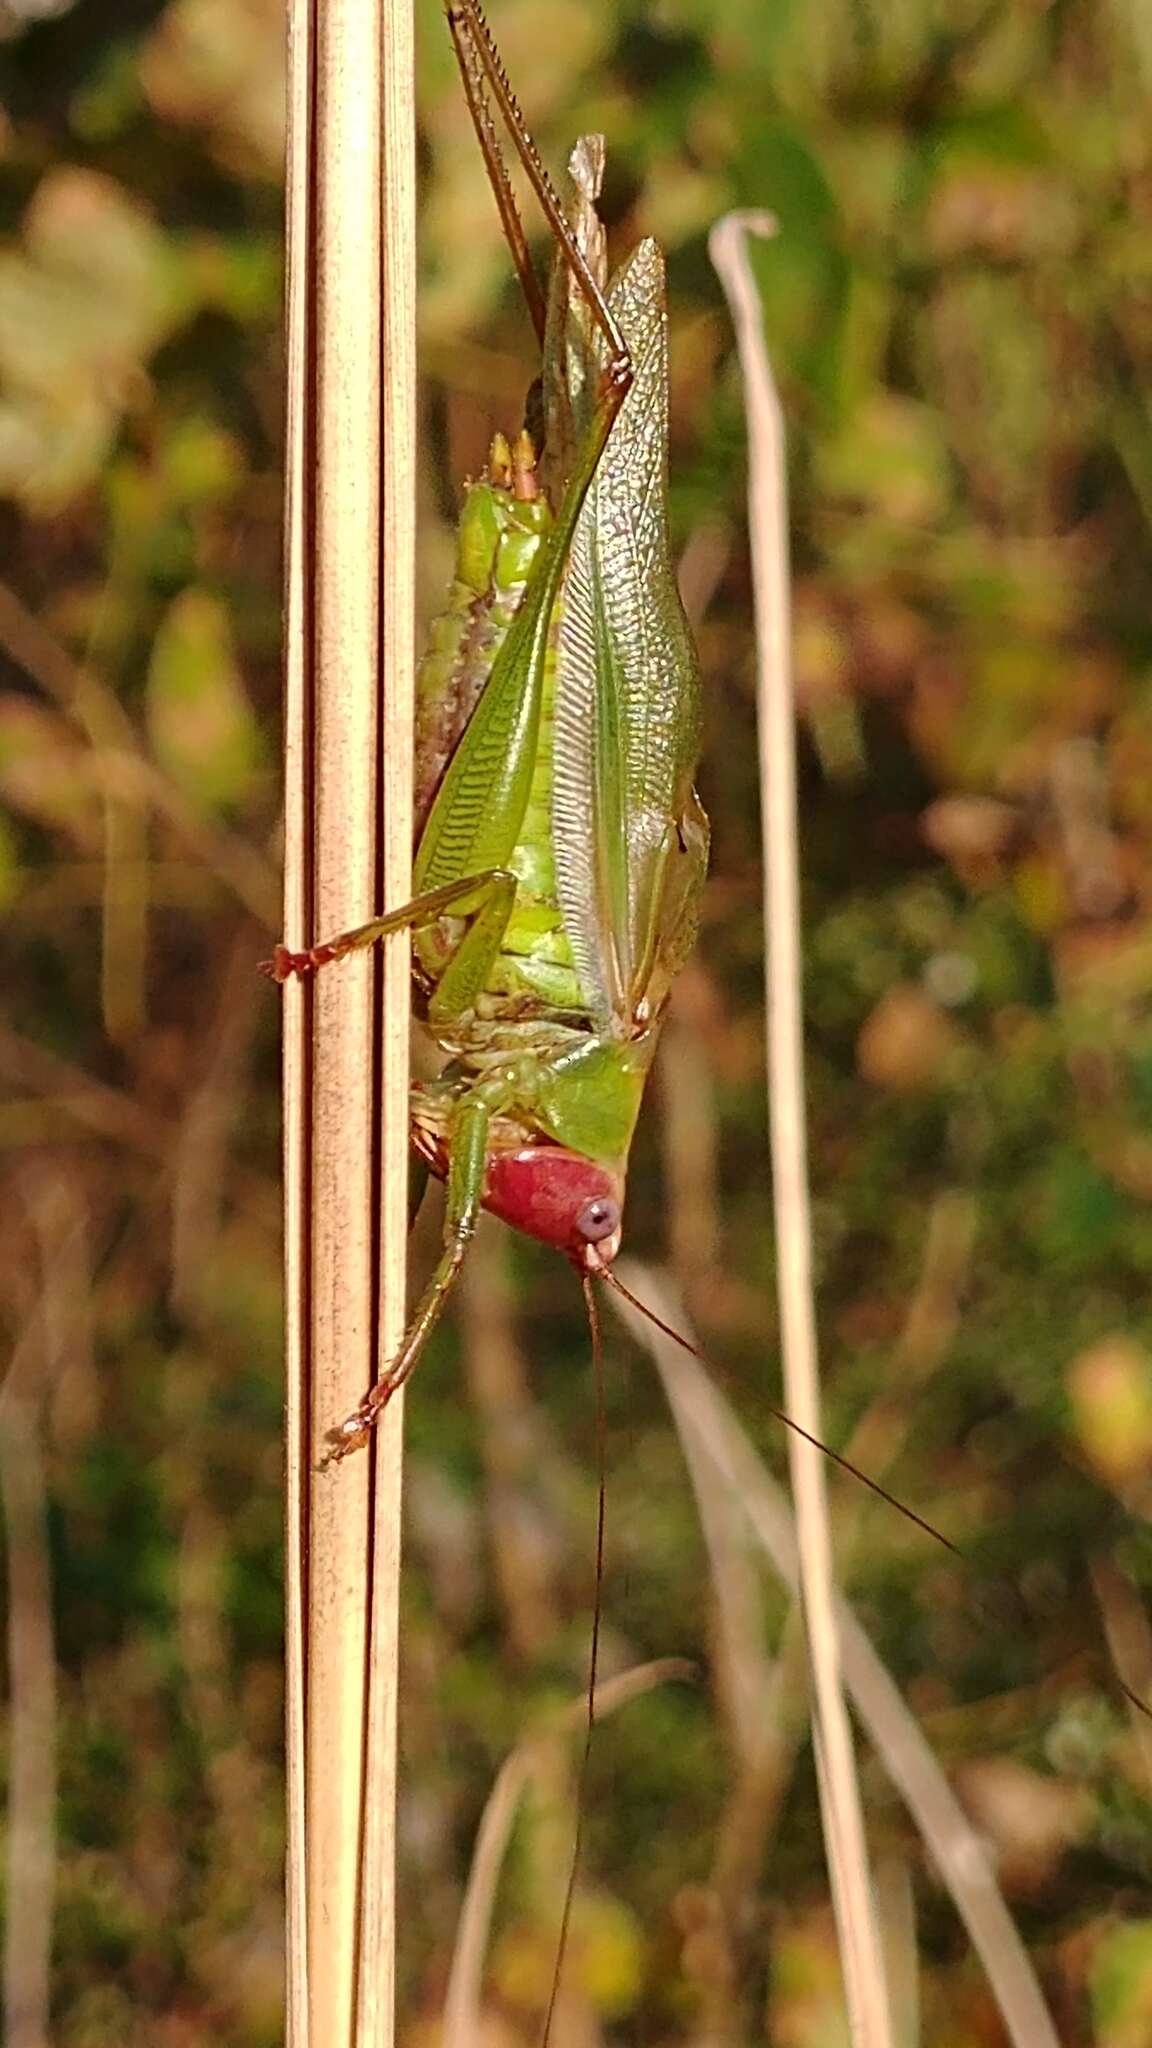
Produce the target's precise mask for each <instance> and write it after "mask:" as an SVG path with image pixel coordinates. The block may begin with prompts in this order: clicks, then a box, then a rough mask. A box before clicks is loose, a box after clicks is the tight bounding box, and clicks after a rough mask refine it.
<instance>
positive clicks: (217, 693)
mask: <svg viewBox="0 0 1152 2048" xmlns="http://www.w3.org/2000/svg"><path fill="white" fill-rule="evenodd" d="M148 727H149V731H150V732H151V735H152V744H153V746H154V748H155V750H156V757H157V759H158V760H159V761H160V762H161V764H162V765H163V766H164V767H165V768H166V769H167V770H168V772H169V774H170V775H171V776H172V777H173V779H174V781H176V782H178V783H179V785H180V787H181V788H182V789H183V790H185V791H186V792H187V794H188V795H189V796H192V797H195V799H196V800H197V802H198V803H201V804H203V805H204V806H205V807H206V808H208V809H212V810H227V809H231V808H233V807H234V806H235V805H237V804H239V803H241V802H242V801H243V799H244V797H245V796H246V794H247V792H248V788H249V785H250V782H251V779H252V775H253V771H254V770H255V768H256V767H257V766H258V764H259V760H260V753H261V748H260V738H259V732H258V728H257V725H256V721H255V718H254V716H253V712H252V708H251V706H250V704H249V702H248V698H247V695H246V692H245V689H244V684H243V679H242V677H241V674H240V669H239V665H238V663H237V659H236V650H235V644H234V641H233V636H232V626H231V621H230V619H229V617H228V613H227V611H226V609H225V607H224V605H223V604H222V603H221V602H220V600H219V598H218V597H215V596H214V595H213V594H212V592H211V591H208V590H203V589H198V588H195V587H193V588H191V589H188V590H184V591H182V592H181V593H180V596H179V597H177V598H175V599H174V601H173V602H172V604H171V605H170V606H169V608H168V611H167V612H166V614H165V616H164V618H163V620H162V621H161V624H160V629H159V631H158V633H157V635H156V639H155V642H154V643H153V647H152V659H151V661H150V663H149V667H148Z"/></svg>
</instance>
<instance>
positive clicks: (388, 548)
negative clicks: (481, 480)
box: [284, 0, 415, 2048]
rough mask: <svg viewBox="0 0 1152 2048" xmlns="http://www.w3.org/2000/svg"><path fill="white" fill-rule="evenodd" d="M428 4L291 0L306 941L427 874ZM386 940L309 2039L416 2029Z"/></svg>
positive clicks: (354, 1099) (371, 1003)
mask: <svg viewBox="0 0 1152 2048" xmlns="http://www.w3.org/2000/svg"><path fill="white" fill-rule="evenodd" d="M410 16H411V9H410V0H324V4H320V0H290V20H289V49H290V72H289V149H288V207H287V214H288V435H287V450H288V452H287V463H288V478H287V491H286V585H287V620H286V686H285V723H286V773H287V798H286V814H285V815H286V826H285V912H284V929H285V937H286V940H287V942H288V944H289V945H290V946H294V947H299V946H300V945H302V944H307V943H310V942H312V941H313V940H314V939H315V938H317V937H319V936H320V935H322V934H323V933H324V932H326V931H331V930H337V929H340V928H341V927H344V926H348V925H350V924H355V923H357V922H359V921H361V920H362V919H364V918H367V917H369V916H371V915H372V914H373V913H374V912H375V911H377V910H378V909H379V908H380V906H381V904H382V903H383V902H392V903H395V902H402V901H403V900H404V898H405V897H406V895H407V893H408V872H407V867H408V853H409V844H410V819H409V801H410V798H409V791H410V766H409V762H410V751H409V749H410V740H409V733H410V727H411V680H412V563H413V540H412V517H413V512H412V505H413V492H412V448H413V444H414V441H415V421H414V399H413V381H414V379H413V369H414V340H413V336H414V314H413V298H414V279H413V271H414V256H413V250H414V227H413V221H414V170H413V149H412V77H411V70H412V62H411V18H410ZM385 367H386V370H387V381H386V382H385V380H384V371H385ZM384 954H385V958H384V961H383V964H381V962H380V961H378V960H377V959H376V958H375V957H374V956H370V955H363V956H359V957H354V958H353V959H351V960H348V961H346V962H344V963H342V965H341V966H340V968H339V969H337V970H334V971H333V972H332V973H331V974H329V975H324V976H321V977H319V978H318V980H317V981H316V982H315V983H314V984H313V985H311V986H309V987H304V988H301V987H294V986H291V985H290V986H288V987H287V988H286V989H285V992H284V1001H285V1012H284V1031H285V1044H284V1085H285V1226H286V1254H285V1263H286V1289H287V1347H286V1348H287V1407H288V1475H287V1509H288V1530H287V1543H288V1566H287V1579H288V1638H289V1641H288V1656H289V1674H288V1771H289V1791H288V1815H289V1853H288V1926H289V1969H288V1999H289V2026H288V2033H289V2041H290V2043H291V2044H292V2048H344V2044H355V2048H384V2044H386V2043H388V2042H390V2041H391V2039H392V2013H391V1986H392V1965H391V1934H392V1882H391V1869H390V1865H391V1847H392V1824H393V1823H392V1816H393V1813H394V1794H395V1787H394V1775H395V1773H394V1757H395V1743H394V1725H395V1722H394V1699H395V1652H396V1594H397V1583H396V1574H397V1569H398V1562H399V1536H398V1514H399V1469H400V1426H401V1416H400V1407H399V1403H396V1404H394V1405H393V1408H392V1409H390V1410H389V1413H388V1415H387V1417H386V1418H385V1421H384V1424H383V1425H382V1427H381V1429H380V1430H379V1431H378V1433H377V1442H376V1445H375V1447H374V1451H373V1453H372V1454H371V1455H369V1456H360V1457H355V1458H351V1459H348V1460H347V1461H345V1462H343V1463H340V1464H338V1465H330V1466H328V1467H326V1468H324V1469H320V1463H321V1459H322V1456H323V1452H324V1448H325V1438H326V1433H327V1431H328V1430H330V1429H331V1428H332V1427H333V1426H334V1425H335V1424H337V1423H338V1422H339V1421H340V1420H341V1419H342V1418H343V1416H345V1415H346V1414H347V1413H348V1411H349V1410H350V1409H352V1408H353V1407H354V1406H355V1405H356V1403H357V1401H358V1400H359V1399H360V1397H361V1396H362V1394H363V1392H364V1390H365V1388H366V1386H367V1385H368V1384H369V1382H370V1381H371V1379H372V1378H373V1376H374V1371H375V1369H376V1365H377V1362H378V1359H379V1357H380V1355H381V1353H382V1351H386V1350H387V1348H388V1346H389V1345H390V1344H391V1343H392V1342H393V1341H394V1339H395V1335H396V1332H397V1331H398V1329H399V1328H400V1327H401V1325H402V1321H403V1310H404V1245H405V1224H404V1187H405V1179H406V1171H407V1080H408V1061H407V1016H408V993H407V972H406V967H407V941H406V940H405V939H403V938H400V939H396V940H393V941H392V942H391V944H390V946H389V947H387V948H385V949H384ZM381 979H382V982H383V1003H384V1009H383V1013H381V1009H380V995H381V988H380V984H381ZM381 1014H382V1016H383V1021H382V1023H381V1021H380V1020H381ZM378 1219H379V1221H378ZM364 1987H370V1989H369V1991H368V1995H361V1992H362V1990H363V1988H364Z"/></svg>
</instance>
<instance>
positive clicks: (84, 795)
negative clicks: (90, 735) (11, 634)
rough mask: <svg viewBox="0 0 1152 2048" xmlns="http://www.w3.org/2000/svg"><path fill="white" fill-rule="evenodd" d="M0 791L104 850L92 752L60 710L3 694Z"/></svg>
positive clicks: (85, 844) (28, 814) (41, 819)
mask: <svg viewBox="0 0 1152 2048" xmlns="http://www.w3.org/2000/svg"><path fill="white" fill-rule="evenodd" d="M0 797H3V800H4V802H5V803H6V804H7V805H8V807H9V809H10V810H12V811H14V812H16V813H18V814H19V815H20V816H22V817H25V818H32V819H35V821H36V823H37V824H40V825H45V826H47V827H48V828H49V829H50V830H55V831H58V832H63V833H65V835H66V836H67V838H68V840H69V841H70V843H71V844H72V845H73V846H74V847H76V848H78V849H80V850H81V851H82V852H84V853H87V854H94V853H96V852H98V851H99V848H100V845H101V843H102V828H101V808H100V800H99V796H98V794H97V791H96V788H95V786H94V782H93V774H92V758H91V754H90V752H89V750H88V749H87V748H86V747H85V746H84V745H83V743H82V742H81V740H80V739H79V738H77V737H75V736H74V735H72V734H71V733H70V732H69V731H68V730H67V728H66V727H65V726H64V724H63V722H62V720H61V719H60V718H59V717H58V716H57V714H56V713H55V712H52V711H48V710H45V709H44V708H43V707H42V706H41V705H39V704H36V703H34V702H33V701H32V699H31V698H29V697H23V696H16V695H15V694H10V695H8V696H3V697H0Z"/></svg>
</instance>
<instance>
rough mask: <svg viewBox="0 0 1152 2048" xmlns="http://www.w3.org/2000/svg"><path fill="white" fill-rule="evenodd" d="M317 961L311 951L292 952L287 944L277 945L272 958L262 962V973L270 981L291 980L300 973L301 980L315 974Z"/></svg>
mask: <svg viewBox="0 0 1152 2048" xmlns="http://www.w3.org/2000/svg"><path fill="white" fill-rule="evenodd" d="M315 972H316V962H315V960H314V959H313V957H312V955H311V953H290V952H289V951H288V948H287V946H277V948H276V950H275V952H274V953H273V955H272V958H271V959H270V960H262V961H261V962H260V973H261V974H266V975H267V976H268V979H269V981H290V980H291V978H292V976H293V975H294V974H298V975H299V977H300V979H301V981H303V980H304V979H305V977H306V976H307V975H309V974H315Z"/></svg>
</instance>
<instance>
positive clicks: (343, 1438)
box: [319, 1380, 396, 1472]
mask: <svg viewBox="0 0 1152 2048" xmlns="http://www.w3.org/2000/svg"><path fill="white" fill-rule="evenodd" d="M395 1392H396V1388H395V1386H393V1384H392V1383H391V1381H389V1380H378V1381H377V1382H376V1385H375V1386H374V1387H373V1389H372V1392H371V1393H370V1394H365V1396H364V1399H363V1400H362V1401H361V1403H360V1406H359V1407H358V1408H354V1409H353V1410H352V1413H351V1415H346V1416H345V1417H344V1420H343V1422H338V1423H337V1424H336V1427H335V1428H334V1429H330V1430H329V1431H328V1432H327V1441H328V1443H329V1444H330V1446H331V1449H330V1450H328V1451H326V1452H325V1454H324V1456H323V1457H322V1458H321V1460H320V1466H319V1469H320V1471H321V1472H323V1471H324V1470H325V1469H326V1467H327V1466H329V1465H338V1464H339V1463H340V1460H341V1458H346V1457H347V1456H348V1454H349V1452H350V1451H361V1450H363V1448H364V1446H365V1444H366V1443H367V1442H368V1439H369V1437H370V1436H371V1434H372V1431H373V1429H374V1428H375V1426H376V1424H377V1423H378V1422H379V1420H380V1417H381V1416H382V1415H383V1413H384V1410H385V1408H386V1407H387V1406H388V1403H389V1401H390V1400H391V1399H392V1396H393V1394H394V1393H395Z"/></svg>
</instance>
